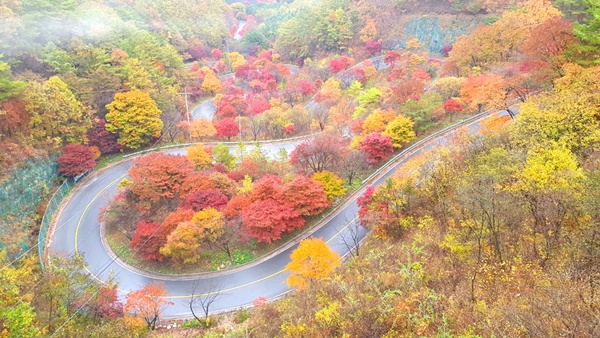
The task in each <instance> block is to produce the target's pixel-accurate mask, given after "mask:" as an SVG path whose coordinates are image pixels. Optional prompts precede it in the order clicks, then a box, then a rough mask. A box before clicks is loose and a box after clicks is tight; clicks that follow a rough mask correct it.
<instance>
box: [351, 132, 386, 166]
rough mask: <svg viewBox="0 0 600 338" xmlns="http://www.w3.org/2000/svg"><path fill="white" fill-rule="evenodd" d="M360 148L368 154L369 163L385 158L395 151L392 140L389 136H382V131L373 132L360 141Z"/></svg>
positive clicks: (375, 162)
mask: <svg viewBox="0 0 600 338" xmlns="http://www.w3.org/2000/svg"><path fill="white" fill-rule="evenodd" d="M358 149H359V150H360V151H362V152H364V153H366V154H367V156H368V157H367V162H369V164H377V162H379V161H381V160H383V159H385V158H386V157H388V156H389V155H390V154H391V153H393V152H394V146H393V145H392V140H391V139H390V138H389V137H388V136H382V135H381V134H380V133H371V134H368V135H367V136H365V138H364V139H363V140H362V141H360V142H359V143H358Z"/></svg>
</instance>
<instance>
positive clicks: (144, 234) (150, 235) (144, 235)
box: [129, 221, 168, 262]
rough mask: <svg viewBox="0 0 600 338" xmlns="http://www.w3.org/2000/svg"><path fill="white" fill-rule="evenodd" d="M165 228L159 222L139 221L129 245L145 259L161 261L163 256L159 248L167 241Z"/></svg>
mask: <svg viewBox="0 0 600 338" xmlns="http://www.w3.org/2000/svg"><path fill="white" fill-rule="evenodd" d="M166 229H167V228H165V227H163V225H162V224H160V223H147V222H145V221H141V222H140V223H139V224H138V226H137V227H136V229H135V232H134V233H133V236H132V237H131V242H130V243H129V247H130V248H131V249H132V250H135V252H137V254H139V255H140V256H142V257H144V259H146V260H149V261H152V260H155V261H159V262H162V261H163V260H164V258H165V257H164V256H163V255H161V254H160V252H159V250H160V248H161V247H162V246H163V245H165V243H166V242H167V235H168V233H166V232H165V230H166Z"/></svg>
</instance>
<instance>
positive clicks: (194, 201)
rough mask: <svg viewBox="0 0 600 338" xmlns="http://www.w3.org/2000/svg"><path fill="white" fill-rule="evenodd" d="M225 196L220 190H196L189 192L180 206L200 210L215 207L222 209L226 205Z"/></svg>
mask: <svg viewBox="0 0 600 338" xmlns="http://www.w3.org/2000/svg"><path fill="white" fill-rule="evenodd" d="M227 201H228V199H227V196H225V195H224V194H223V193H222V192H221V191H220V190H217V189H210V190H198V191H196V192H194V193H192V194H190V195H189V196H188V197H187V198H186V199H185V201H184V202H183V204H182V205H181V207H182V208H183V209H192V210H194V211H200V210H202V209H206V208H215V209H217V210H223V209H224V208H225V206H227Z"/></svg>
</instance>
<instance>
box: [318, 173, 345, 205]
mask: <svg viewBox="0 0 600 338" xmlns="http://www.w3.org/2000/svg"><path fill="white" fill-rule="evenodd" d="M312 179H313V180H315V181H318V182H321V183H323V189H325V195H327V199H328V200H329V201H330V202H331V201H333V200H334V199H336V198H337V197H341V196H344V195H345V194H346V188H345V187H344V180H343V179H341V178H339V177H338V176H337V175H336V174H335V173H333V172H331V171H327V170H323V171H319V172H318V173H314V174H313V175H312Z"/></svg>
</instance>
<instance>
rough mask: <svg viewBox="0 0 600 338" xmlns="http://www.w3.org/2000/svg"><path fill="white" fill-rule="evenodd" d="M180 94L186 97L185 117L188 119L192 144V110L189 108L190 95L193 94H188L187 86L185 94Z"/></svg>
mask: <svg viewBox="0 0 600 338" xmlns="http://www.w3.org/2000/svg"><path fill="white" fill-rule="evenodd" d="M178 94H179V95H184V97H185V117H187V123H188V137H189V140H190V143H192V126H191V124H190V108H189V106H188V95H190V94H191V93H188V91H187V86H185V92H183V93H178Z"/></svg>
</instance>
